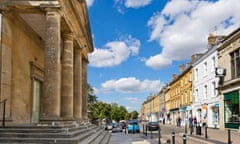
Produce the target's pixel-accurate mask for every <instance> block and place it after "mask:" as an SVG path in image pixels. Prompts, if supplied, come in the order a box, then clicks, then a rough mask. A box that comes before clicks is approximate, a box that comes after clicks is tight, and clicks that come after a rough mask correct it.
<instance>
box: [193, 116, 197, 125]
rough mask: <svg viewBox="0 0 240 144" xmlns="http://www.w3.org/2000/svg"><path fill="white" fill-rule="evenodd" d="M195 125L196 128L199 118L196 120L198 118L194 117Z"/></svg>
mask: <svg viewBox="0 0 240 144" xmlns="http://www.w3.org/2000/svg"><path fill="white" fill-rule="evenodd" d="M193 123H194V126H197V118H196V116H194V118H193Z"/></svg>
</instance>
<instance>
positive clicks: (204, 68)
mask: <svg viewBox="0 0 240 144" xmlns="http://www.w3.org/2000/svg"><path fill="white" fill-rule="evenodd" d="M206 75H207V62H205V63H204V65H203V76H206Z"/></svg>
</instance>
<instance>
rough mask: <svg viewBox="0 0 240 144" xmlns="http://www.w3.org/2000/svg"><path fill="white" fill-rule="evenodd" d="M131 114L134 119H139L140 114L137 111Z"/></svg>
mask: <svg viewBox="0 0 240 144" xmlns="http://www.w3.org/2000/svg"><path fill="white" fill-rule="evenodd" d="M130 114H131V118H132V119H137V118H138V112H137V111H132V112H131V113H130Z"/></svg>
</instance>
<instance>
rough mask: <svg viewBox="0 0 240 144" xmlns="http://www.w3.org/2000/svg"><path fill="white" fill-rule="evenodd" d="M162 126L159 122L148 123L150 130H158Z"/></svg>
mask: <svg viewBox="0 0 240 144" xmlns="http://www.w3.org/2000/svg"><path fill="white" fill-rule="evenodd" d="M159 128H160V126H159V123H158V122H149V123H148V125H147V129H148V130H149V131H151V130H158V129H159Z"/></svg>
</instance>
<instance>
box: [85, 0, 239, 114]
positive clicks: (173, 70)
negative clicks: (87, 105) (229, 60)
mask: <svg viewBox="0 0 240 144" xmlns="http://www.w3.org/2000/svg"><path fill="white" fill-rule="evenodd" d="M87 4H88V10H89V19H90V25H91V32H92V37H93V43H94V48H95V50H94V52H93V53H91V54H89V65H88V83H89V84H90V85H91V86H92V87H93V88H94V91H95V94H96V96H97V97H98V100H100V101H104V102H107V103H113V102H115V103H118V104H119V105H122V106H125V107H126V108H127V109H128V111H129V112H130V111H133V110H137V111H140V108H141V104H142V103H143V102H144V101H145V100H146V98H147V96H149V95H155V94H156V93H157V92H159V91H160V89H161V87H162V86H164V85H165V84H166V83H168V82H170V81H171V78H172V75H173V74H179V65H180V64H186V63H187V62H189V61H190V58H191V55H193V54H195V53H202V52H204V51H205V50H206V46H207V37H208V35H209V34H217V35H226V34H228V33H230V32H231V31H233V30H234V29H236V28H237V27H239V26H240V3H239V0H218V1H217V0H209V1H207V0H206V1H204V0H201V1H198V0H87Z"/></svg>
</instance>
